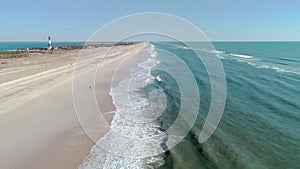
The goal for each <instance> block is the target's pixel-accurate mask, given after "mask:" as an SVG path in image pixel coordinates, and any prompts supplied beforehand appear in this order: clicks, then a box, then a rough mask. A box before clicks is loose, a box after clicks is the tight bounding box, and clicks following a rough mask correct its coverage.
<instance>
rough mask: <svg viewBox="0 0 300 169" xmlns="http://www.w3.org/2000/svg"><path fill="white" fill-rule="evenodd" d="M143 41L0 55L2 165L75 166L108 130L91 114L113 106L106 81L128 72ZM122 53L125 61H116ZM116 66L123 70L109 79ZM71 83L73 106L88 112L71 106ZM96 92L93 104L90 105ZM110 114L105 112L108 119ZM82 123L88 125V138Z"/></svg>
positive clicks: (16, 167)
mask: <svg viewBox="0 0 300 169" xmlns="http://www.w3.org/2000/svg"><path fill="white" fill-rule="evenodd" d="M145 47H146V44H145V43H139V44H133V45H124V46H123V45H121V46H117V47H114V48H113V49H111V50H110V52H109V53H108V54H107V55H105V53H106V52H107V50H108V49H109V47H99V48H93V49H82V50H71V51H54V52H50V53H43V54H34V53H33V54H31V55H30V56H26V57H21V58H7V59H3V58H1V59H0V60H1V63H4V64H1V67H0V101H1V104H0V137H1V140H0V164H1V168H3V169H6V168H7V169H8V168H10V169H11V168H14V169H19V168H20V169H24V168H25V169H27V168H30V169H35V168H36V169H37V168H39V169H40V168H43V169H48V168H49V169H50V168H51V169H53V168H59V169H60V168H62V169H69V168H77V166H78V165H79V164H80V163H81V162H82V161H83V160H84V158H85V157H86V156H87V155H88V152H89V150H90V148H91V147H92V146H93V145H94V141H95V139H99V138H101V136H103V135H104V134H105V131H107V126H106V124H99V123H98V122H99V121H97V119H95V115H97V113H99V110H101V112H102V113H103V112H109V111H113V110H114V109H115V107H114V105H113V104H112V100H111V97H110V95H109V90H110V88H111V85H115V83H117V82H118V81H120V80H122V79H124V78H125V77H126V76H128V75H129V72H128V70H129V69H130V67H131V66H132V65H133V64H136V62H137V60H138V59H137V58H136V57H134V56H136V55H137V54H138V53H139V52H141V51H142V50H143V49H144V48H145ZM80 53H81V54H80ZM79 54H80V57H78V56H79ZM104 55H105V59H103V57H104ZM129 57H130V59H126V58H129ZM77 59H78V62H77V64H75V63H76V60H77ZM124 59H126V60H127V61H126V64H122V66H121V67H118V65H120V63H123V61H124ZM100 62H101V66H100V68H99V69H98V70H97V72H94V69H93V68H94V66H95V65H98V64H99V63H100ZM75 65H76V70H77V69H78V70H80V72H78V74H75V76H76V77H75V79H76V78H77V79H80V80H77V81H76V80H75V81H76V84H73V88H72V80H73V71H74V67H75ZM116 67H118V68H119V72H123V73H119V74H117V75H116V76H114V84H111V80H112V77H113V74H114V72H115V69H116ZM95 73H96V74H95ZM92 76H94V77H92ZM91 78H93V79H95V83H94V82H93V81H91V80H90V79H91ZM74 87H75V88H76V93H75V95H76V98H77V99H78V98H82V99H80V101H79V102H77V100H76V98H75V104H77V105H76V110H77V111H78V110H85V111H86V112H87V113H86V114H83V115H82V116H78V114H76V112H75V109H74V104H73V99H74V98H73V95H74V93H73V94H72V89H73V90H74ZM73 92H74V91H73ZM86 93H89V94H88V95H86ZM81 96H82V97H81ZM91 96H96V97H93V98H92V97H91ZM95 98H96V101H97V106H98V107H95V106H94V107H93V106H90V104H91V103H93V102H94V101H95V100H94V99H95ZM112 115H113V114H112V113H109V114H106V115H104V117H105V120H106V121H107V122H108V123H109V122H110V121H111V118H112ZM78 117H80V121H81V123H82V124H84V125H83V127H82V125H80V123H79V121H78ZM85 124H91V125H88V126H85ZM101 126H103V128H102V129H101V128H99V127H101ZM89 127H90V128H89ZM84 129H85V131H91V132H90V133H89V134H90V136H92V139H91V138H90V137H89V136H88V135H87V134H86V132H85V131H84ZM94 129H95V130H94Z"/></svg>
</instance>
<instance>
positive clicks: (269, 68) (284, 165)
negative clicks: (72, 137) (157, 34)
mask: <svg viewBox="0 0 300 169" xmlns="http://www.w3.org/2000/svg"><path fill="white" fill-rule="evenodd" d="M189 44H190V45H192V46H193V47H194V46H199V48H193V49H194V51H195V50H197V53H198V54H199V55H200V56H201V58H208V59H209V58H219V59H220V60H221V62H222V64H223V67H224V72H225V76H226V83H227V97H226V104H225V109H224V113H223V117H222V119H221V121H220V123H219V125H218V127H217V129H216V131H215V132H214V134H213V135H212V136H211V137H210V138H209V139H208V140H207V141H206V142H204V143H200V142H199V141H198V137H199V133H200V131H201V129H202V128H203V126H204V122H205V120H206V117H207V114H208V111H209V109H210V106H211V104H212V102H211V101H212V98H213V95H212V92H211V90H212V84H211V82H212V81H211V79H217V78H219V77H220V76H214V75H212V74H210V75H209V74H208V73H207V70H206V68H207V63H206V64H204V63H202V61H201V60H200V59H199V58H198V56H196V54H195V52H194V51H193V50H191V49H190V48H189V46H185V45H184V44H183V43H175V42H173V43H171V42H168V43H167V42H160V43H151V44H150V45H149V47H148V48H147V49H146V50H145V51H144V52H142V53H140V54H139V55H140V58H141V61H140V63H139V65H138V66H137V67H133V68H132V70H131V71H132V76H131V78H129V79H126V80H123V81H122V82H120V84H119V85H118V86H117V87H114V88H112V89H111V93H110V94H111V96H112V98H113V103H114V104H115V106H116V107H117V109H116V112H115V116H114V118H113V121H112V125H111V129H110V131H109V132H108V134H106V135H105V136H104V137H103V138H102V139H100V140H99V141H98V142H97V144H96V145H95V146H94V147H93V148H92V150H91V152H90V155H89V157H88V158H87V159H86V160H85V161H84V163H83V164H81V165H80V167H79V168H81V169H94V168H99V169H100V168H136V169H140V168H141V169H142V168H159V169H248V168H249V169H297V168H300V153H299V152H300V145H299V143H300V113H299V112H300V111H299V110H300V98H299V96H300V90H299V89H300V72H299V67H300V43H299V42H215V43H213V45H214V46H215V49H212V48H209V49H207V48H206V47H209V45H207V44H202V42H201V43H196V42H193V43H189ZM170 56H173V57H170ZM208 63H210V64H211V63H212V62H208ZM186 68H188V69H189V70H190V71H186ZM215 69H216V70H217V71H219V69H217V67H215ZM189 75H191V76H189ZM191 78H192V79H194V80H195V81H193V80H191ZM217 82H221V81H217ZM194 83H196V84H197V85H196V86H197V87H196V89H195V88H194V87H195V86H194ZM219 85H220V84H219ZM216 86H218V84H217V85H216ZM186 89H188V90H186ZM219 94H221V92H220V91H219ZM197 95H200V101H199V99H197V97H195V96H197ZM186 96H188V97H186ZM199 102H200V105H198V103H199ZM195 106H197V107H199V111H198V110H197V111H198V112H196V113H198V114H197V116H193V111H194V110H195ZM216 106H218V105H216ZM190 110H193V111H190ZM180 112H181V113H182V114H180ZM178 119H180V120H178ZM194 120H195V121H194ZM174 124H176V125H175V127H174ZM190 127H191V128H190ZM174 131H175V132H174ZM185 131H187V135H185V134H184V132H185ZM182 136H185V137H182ZM178 139H179V140H180V141H179V144H177V145H176V146H175V147H172V145H173V146H174V144H173V143H174V142H176V140H178Z"/></svg>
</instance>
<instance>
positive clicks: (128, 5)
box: [0, 0, 300, 41]
mask: <svg viewBox="0 0 300 169" xmlns="http://www.w3.org/2000/svg"><path fill="white" fill-rule="evenodd" d="M138 12H162V13H169V14H172V15H176V16H178V17H181V18H184V19H186V20H187V21H189V22H191V23H193V24H194V25H196V26H197V27H198V28H199V29H200V30H202V32H203V33H204V34H205V35H206V36H207V37H208V38H209V39H210V40H213V41H300V1H299V0H285V1H276V0H206V1H202V0H186V1H183V0H181V1H179V0H151V1H147V0H143V1H141V0H128V1H125V0H110V1H101V0H85V1H83V0H78V1H75V0H73V1H71V0H51V1H50V0H26V1H21V0H1V5H0V41H41V40H47V36H48V35H51V36H52V37H54V40H56V41H86V40H87V39H88V38H89V37H90V36H91V35H92V34H93V33H94V32H95V31H97V30H98V29H99V28H101V27H102V26H104V25H106V24H108V23H110V22H111V21H113V20H115V19H118V18H120V17H123V16H126V15H130V14H134V13H138Z"/></svg>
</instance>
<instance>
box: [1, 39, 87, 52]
mask: <svg viewBox="0 0 300 169" xmlns="http://www.w3.org/2000/svg"><path fill="white" fill-rule="evenodd" d="M52 45H53V46H81V45H84V42H53V43H52ZM24 48H48V42H47V41H45V42H42V41H37V42H34V41H32V42H4V41H3V42H0V51H6V50H18V49H24Z"/></svg>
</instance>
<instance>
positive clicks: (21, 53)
mask: <svg viewBox="0 0 300 169" xmlns="http://www.w3.org/2000/svg"><path fill="white" fill-rule="evenodd" d="M15 43H23V42H15ZM24 43H27V42H24ZM28 43H31V42H28ZM32 43H34V42H32ZM39 43H40V42H39ZM70 43H79V42H70ZM138 43H141V42H121V43H120V42H119V43H113V42H107V43H96V42H91V43H85V44H79V45H61V46H56V43H54V45H53V46H55V47H56V48H55V49H54V48H53V49H51V50H48V48H46V47H25V48H16V49H11V50H1V49H0V59H7V58H20V57H26V56H28V55H29V54H32V53H46V52H55V51H68V50H80V49H88V48H98V47H112V46H120V45H133V44H138ZM43 44H44V42H43ZM58 45H60V44H58Z"/></svg>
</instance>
